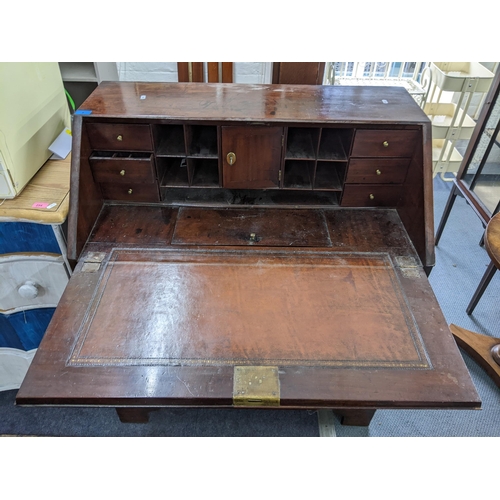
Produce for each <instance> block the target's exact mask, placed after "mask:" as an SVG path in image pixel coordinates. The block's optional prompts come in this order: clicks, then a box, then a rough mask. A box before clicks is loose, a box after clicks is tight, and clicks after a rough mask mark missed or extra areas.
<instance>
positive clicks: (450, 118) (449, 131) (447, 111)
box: [424, 102, 476, 140]
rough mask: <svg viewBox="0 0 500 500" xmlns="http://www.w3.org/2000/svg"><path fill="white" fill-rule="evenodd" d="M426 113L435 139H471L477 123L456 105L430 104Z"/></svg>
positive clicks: (425, 107)
mask: <svg viewBox="0 0 500 500" xmlns="http://www.w3.org/2000/svg"><path fill="white" fill-rule="evenodd" d="M424 113H425V114H426V115H427V116H428V117H429V119H430V120H431V122H432V137H433V139H453V140H458V139H470V138H471V136H472V132H473V130H474V127H475V126H476V122H475V121H474V120H473V119H472V118H471V117H470V116H469V115H468V114H467V113H464V112H463V110H461V109H458V110H457V105H456V104H454V103H436V102H430V103H429V102H428V103H427V104H426V105H425V106H424Z"/></svg>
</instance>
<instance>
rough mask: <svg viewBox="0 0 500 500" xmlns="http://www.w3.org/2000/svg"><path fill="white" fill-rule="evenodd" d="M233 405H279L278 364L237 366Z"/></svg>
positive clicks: (235, 369)
mask: <svg viewBox="0 0 500 500" xmlns="http://www.w3.org/2000/svg"><path fill="white" fill-rule="evenodd" d="M233 405H235V406H279V405H280V381H279V375H278V367H277V366H235V367H234V378H233Z"/></svg>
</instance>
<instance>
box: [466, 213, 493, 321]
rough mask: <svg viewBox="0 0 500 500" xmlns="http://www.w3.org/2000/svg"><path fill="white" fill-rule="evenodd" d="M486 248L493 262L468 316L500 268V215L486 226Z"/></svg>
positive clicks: (483, 278)
mask: <svg viewBox="0 0 500 500" xmlns="http://www.w3.org/2000/svg"><path fill="white" fill-rule="evenodd" d="M484 247H485V248H486V251H487V252H488V255H489V256H490V259H491V262H490V264H489V266H488V269H486V272H485V273H484V275H483V277H482V279H481V281H480V283H479V286H478V287H477V290H476V292H475V293H474V296H473V297H472V299H471V301H470V303H469V305H468V306H467V309H466V312H467V314H472V311H474V308H475V307H476V305H477V303H478V302H479V299H480V298H481V297H482V295H483V293H484V291H485V290H486V287H487V286H488V285H489V283H490V281H491V278H493V275H494V274H495V272H496V270H497V269H499V268H500V213H498V214H496V215H495V216H494V217H492V219H491V220H490V222H488V225H487V226H486V231H485V233H484Z"/></svg>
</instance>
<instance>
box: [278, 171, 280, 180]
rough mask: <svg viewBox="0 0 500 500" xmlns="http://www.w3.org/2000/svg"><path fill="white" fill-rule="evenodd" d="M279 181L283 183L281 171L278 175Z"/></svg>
mask: <svg viewBox="0 0 500 500" xmlns="http://www.w3.org/2000/svg"><path fill="white" fill-rule="evenodd" d="M278 180H279V181H281V170H280V171H279V173H278Z"/></svg>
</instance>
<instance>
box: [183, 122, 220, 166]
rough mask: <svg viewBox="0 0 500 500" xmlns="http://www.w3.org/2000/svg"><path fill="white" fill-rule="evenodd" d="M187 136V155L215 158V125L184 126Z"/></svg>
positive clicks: (216, 150) (216, 154) (216, 149)
mask: <svg viewBox="0 0 500 500" xmlns="http://www.w3.org/2000/svg"><path fill="white" fill-rule="evenodd" d="M186 135H187V136H188V144H189V146H188V156H193V157H198V158H217V157H218V147H217V127H215V126H202V125H192V126H187V127H186Z"/></svg>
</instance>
